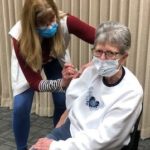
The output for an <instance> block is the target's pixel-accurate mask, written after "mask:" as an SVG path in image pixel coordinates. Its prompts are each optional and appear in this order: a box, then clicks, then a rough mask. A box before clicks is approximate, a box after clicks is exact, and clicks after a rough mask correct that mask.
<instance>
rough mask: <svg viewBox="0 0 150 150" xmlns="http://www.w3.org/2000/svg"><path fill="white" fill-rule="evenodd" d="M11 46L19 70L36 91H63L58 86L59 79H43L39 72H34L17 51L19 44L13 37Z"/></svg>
mask: <svg viewBox="0 0 150 150" xmlns="http://www.w3.org/2000/svg"><path fill="white" fill-rule="evenodd" d="M13 46H14V50H15V53H16V57H17V59H18V62H19V65H20V67H21V70H22V72H23V74H24V76H25V78H26V80H27V82H28V83H29V85H30V87H31V88H32V89H34V90H36V91H40V92H45V91H63V90H62V88H61V86H60V81H61V79H58V80H43V79H42V76H41V72H40V71H39V72H35V71H33V69H32V68H31V67H30V66H28V65H27V64H26V62H25V61H24V59H23V58H22V57H21V55H20V53H19V44H18V42H17V40H16V39H14V38H13Z"/></svg>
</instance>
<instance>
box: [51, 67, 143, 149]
mask: <svg viewBox="0 0 150 150" xmlns="http://www.w3.org/2000/svg"><path fill="white" fill-rule="evenodd" d="M142 95H143V90H142V87H141V85H140V83H139V82H138V80H137V79H136V77H135V76H134V75H133V74H132V73H131V72H130V71H129V70H128V69H127V68H125V67H124V76H123V77H122V80H121V81H120V82H119V83H118V84H116V85H114V86H108V85H106V84H104V82H103V78H102V77H101V76H99V75H98V73H97V71H96V68H95V67H94V66H91V67H89V68H87V69H86V70H85V71H84V72H83V74H82V75H81V77H80V78H78V79H74V80H72V82H71V83H70V86H69V87H68V90H67V93H66V106H67V109H68V111H69V119H70V122H71V125H70V132H71V136H72V138H69V139H67V140H66V141H63V140H60V141H53V142H52V144H51V146H50V148H49V150H120V149H121V148H122V147H123V145H127V144H128V143H129V141H130V135H129V134H130V133H131V132H132V130H133V126H134V124H135V122H136V120H137V118H138V116H139V114H140V112H141V108H142V100H141V97H142Z"/></svg>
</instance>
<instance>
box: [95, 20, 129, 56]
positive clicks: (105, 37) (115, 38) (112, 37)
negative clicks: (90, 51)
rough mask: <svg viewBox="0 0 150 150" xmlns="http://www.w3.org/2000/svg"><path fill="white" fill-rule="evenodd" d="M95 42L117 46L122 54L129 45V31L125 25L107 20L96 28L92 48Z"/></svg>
mask: <svg viewBox="0 0 150 150" xmlns="http://www.w3.org/2000/svg"><path fill="white" fill-rule="evenodd" d="M97 43H99V44H107V43H108V44H112V45H114V46H116V47H118V48H119V50H120V53H121V54H124V53H125V52H126V50H128V49H129V48H130V46H131V33H130V31H129V29H128V27H126V26H125V25H123V24H121V23H118V22H114V21H107V22H104V23H102V24H100V25H99V26H98V28H97V31H96V38H95V43H94V48H95V46H96V44H97Z"/></svg>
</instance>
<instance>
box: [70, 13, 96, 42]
mask: <svg viewBox="0 0 150 150" xmlns="http://www.w3.org/2000/svg"><path fill="white" fill-rule="evenodd" d="M67 26H68V31H69V33H72V34H74V35H76V36H77V37H78V38H80V39H82V40H84V41H86V42H88V43H90V44H94V39H95V28H94V27H92V26H90V25H88V24H87V23H85V22H83V21H81V20H80V19H78V18H77V17H75V16H71V15H68V17H67Z"/></svg>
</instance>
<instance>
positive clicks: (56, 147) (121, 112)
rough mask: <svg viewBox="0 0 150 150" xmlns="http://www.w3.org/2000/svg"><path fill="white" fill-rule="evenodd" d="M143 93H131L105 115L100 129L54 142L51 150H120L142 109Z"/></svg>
mask: <svg viewBox="0 0 150 150" xmlns="http://www.w3.org/2000/svg"><path fill="white" fill-rule="evenodd" d="M142 94H143V93H142V91H140V92H139V91H138V92H135V91H131V93H128V94H126V95H122V96H124V98H122V99H121V100H120V101H118V102H117V103H114V104H113V105H112V107H111V109H110V110H109V111H108V112H107V113H106V114H105V116H104V118H103V120H102V123H100V125H99V127H98V128H92V129H85V130H81V131H79V132H78V133H77V134H76V135H75V136H74V137H72V138H69V139H67V140H66V141H62V140H61V141H53V142H52V144H51V146H50V148H49V150H64V149H65V150H112V149H113V150H114V149H115V150H120V149H121V147H122V146H123V144H128V142H129V133H130V132H132V130H131V129H132V128H133V126H134V124H135V122H136V119H137V118H138V116H139V114H140V112H141V108H142V100H141V96H142Z"/></svg>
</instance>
